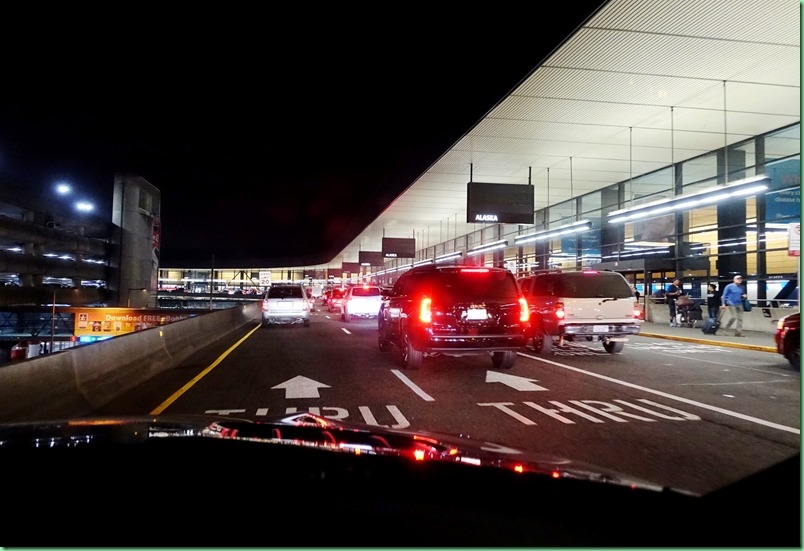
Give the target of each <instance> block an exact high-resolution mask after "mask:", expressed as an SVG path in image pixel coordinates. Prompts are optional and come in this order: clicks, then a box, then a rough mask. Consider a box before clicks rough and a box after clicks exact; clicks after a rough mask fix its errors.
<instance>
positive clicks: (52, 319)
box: [48, 287, 56, 354]
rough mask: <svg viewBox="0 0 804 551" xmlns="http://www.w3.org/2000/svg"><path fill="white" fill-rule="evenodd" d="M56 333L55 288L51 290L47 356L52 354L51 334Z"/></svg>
mask: <svg viewBox="0 0 804 551" xmlns="http://www.w3.org/2000/svg"><path fill="white" fill-rule="evenodd" d="M55 332H56V288H55V287H54V288H53V304H52V305H51V310H50V348H49V349H48V354H53V334H54V333H55Z"/></svg>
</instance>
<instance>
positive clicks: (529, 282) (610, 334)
mask: <svg viewBox="0 0 804 551" xmlns="http://www.w3.org/2000/svg"><path fill="white" fill-rule="evenodd" d="M517 281H518V283H519V286H520V289H521V290H522V294H523V295H524V297H525V299H526V300H527V301H528V305H529V306H530V324H531V331H532V333H531V336H532V338H533V348H534V349H535V350H536V351H537V352H539V353H540V354H549V353H550V352H551V351H552V348H553V342H554V340H556V339H558V341H559V344H563V343H564V341H575V342H577V341H601V342H602V343H603V348H605V350H606V351H607V352H610V353H612V354H614V353H616V352H620V351H622V349H623V343H624V342H625V341H627V340H628V335H636V334H638V333H639V330H640V327H641V325H642V323H643V320H642V312H641V310H640V308H639V303H638V302H637V299H636V297H635V296H634V292H633V290H632V288H631V286H630V285H629V284H628V281H627V280H626V279H625V277H623V275H622V274H619V273H617V272H610V271H595V270H583V271H573V272H562V271H546V272H542V273H537V274H533V275H529V276H525V277H521V278H519V279H518V280H517Z"/></svg>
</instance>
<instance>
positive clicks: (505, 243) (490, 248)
mask: <svg viewBox="0 0 804 551" xmlns="http://www.w3.org/2000/svg"><path fill="white" fill-rule="evenodd" d="M507 246H508V240H507V239H502V240H500V241H495V242H494V243H488V244H486V245H481V246H480V247H475V248H474V249H469V250H468V251H466V254H467V256H473V255H476V254H480V253H486V252H489V251H494V250H497V249H502V248H503V247H507Z"/></svg>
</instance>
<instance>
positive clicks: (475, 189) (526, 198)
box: [466, 182, 534, 224]
mask: <svg viewBox="0 0 804 551" xmlns="http://www.w3.org/2000/svg"><path fill="white" fill-rule="evenodd" d="M533 201H534V200H533V186H531V185H527V184H490V183H485V182H469V183H468V184H466V222H467V223H469V224H533Z"/></svg>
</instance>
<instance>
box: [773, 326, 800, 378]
mask: <svg viewBox="0 0 804 551" xmlns="http://www.w3.org/2000/svg"><path fill="white" fill-rule="evenodd" d="M800 317H801V313H800V312H796V313H795V314H788V315H786V316H784V317H782V318H779V321H778V322H776V332H775V333H774V335H773V339H774V341H776V350H777V351H778V352H779V354H781V355H782V356H784V357H785V358H787V361H789V362H790V365H791V366H793V367H794V368H795V369H798V370H801V331H800V330H799V327H800V325H799V323H800V321H799V318H800Z"/></svg>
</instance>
